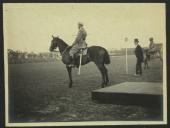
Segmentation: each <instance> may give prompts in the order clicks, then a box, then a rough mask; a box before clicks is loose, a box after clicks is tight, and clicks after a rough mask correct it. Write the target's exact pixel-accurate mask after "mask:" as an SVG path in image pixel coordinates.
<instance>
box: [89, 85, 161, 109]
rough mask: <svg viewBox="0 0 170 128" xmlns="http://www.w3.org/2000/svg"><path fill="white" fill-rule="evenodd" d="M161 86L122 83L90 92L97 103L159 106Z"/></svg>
mask: <svg viewBox="0 0 170 128" xmlns="http://www.w3.org/2000/svg"><path fill="white" fill-rule="evenodd" d="M162 98H163V85H162V83H160V82H124V83H120V84H116V85H112V86H109V87H105V88H102V89H98V90H94V91H92V99H93V100H94V101H97V102H99V103H112V104H129V105H149V106H154V105H161V104H162Z"/></svg>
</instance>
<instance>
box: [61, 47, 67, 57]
mask: <svg viewBox="0 0 170 128" xmlns="http://www.w3.org/2000/svg"><path fill="white" fill-rule="evenodd" d="M68 47H69V46H67V47H66V48H65V49H64V51H63V52H62V53H61V55H62V56H63V54H64V53H65V51H66V50H67V49H68Z"/></svg>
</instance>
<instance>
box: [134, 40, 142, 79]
mask: <svg viewBox="0 0 170 128" xmlns="http://www.w3.org/2000/svg"><path fill="white" fill-rule="evenodd" d="M134 44H135V46H136V48H135V55H136V58H137V62H136V74H135V76H142V62H143V51H142V48H141V46H140V45H139V40H138V39H137V38H136V39H134Z"/></svg>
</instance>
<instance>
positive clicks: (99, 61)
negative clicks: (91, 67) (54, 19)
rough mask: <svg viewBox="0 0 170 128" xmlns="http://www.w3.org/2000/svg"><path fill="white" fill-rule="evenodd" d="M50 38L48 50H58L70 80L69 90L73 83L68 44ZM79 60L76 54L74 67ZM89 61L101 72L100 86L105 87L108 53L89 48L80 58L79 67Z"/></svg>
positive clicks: (94, 47)
mask: <svg viewBox="0 0 170 128" xmlns="http://www.w3.org/2000/svg"><path fill="white" fill-rule="evenodd" d="M52 37H53V39H52V41H51V46H50V49H49V50H50V51H51V52H52V51H54V49H56V48H57V47H58V48H59V51H60V54H61V55H62V62H63V63H64V64H65V65H66V68H67V71H68V75H69V79H70V83H69V87H70V88H71V87H72V83H73V81H72V74H71V71H72V67H70V66H69V65H70V64H71V62H72V60H71V57H70V55H69V51H70V49H71V46H68V44H66V43H65V42H64V41H63V40H62V39H60V38H59V37H54V36H52ZM79 59H80V57H79V54H77V56H76V60H75V65H76V66H77V67H78V66H79ZM90 61H92V62H94V63H95V64H96V66H97V67H98V69H99V70H100V72H101V75H102V84H101V86H102V88H103V87H104V86H105V85H107V84H108V83H109V78H108V73H107V69H106V67H105V64H110V56H109V54H108V52H107V51H106V49H104V48H103V47H100V46H91V47H88V49H87V54H86V55H83V56H82V63H81V65H85V64H87V63H89V62H90Z"/></svg>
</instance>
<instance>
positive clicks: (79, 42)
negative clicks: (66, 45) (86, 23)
mask: <svg viewBox="0 0 170 128" xmlns="http://www.w3.org/2000/svg"><path fill="white" fill-rule="evenodd" d="M86 36H87V32H86V30H85V29H84V28H83V26H81V27H80V28H79V31H78V34H77V37H76V39H75V41H74V43H73V46H72V48H71V49H70V55H71V56H73V55H74V54H75V53H77V52H78V51H79V50H80V49H81V48H86V46H87V44H86V41H85V40H86Z"/></svg>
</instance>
